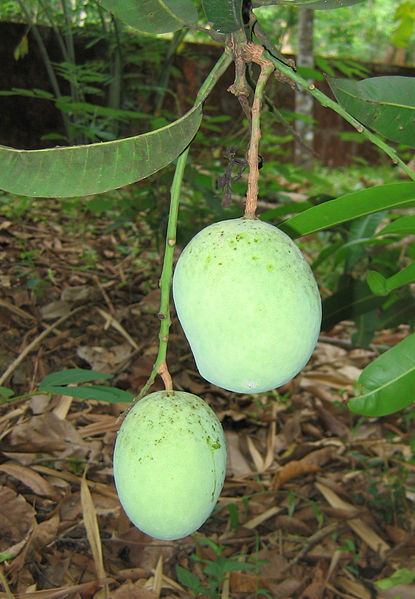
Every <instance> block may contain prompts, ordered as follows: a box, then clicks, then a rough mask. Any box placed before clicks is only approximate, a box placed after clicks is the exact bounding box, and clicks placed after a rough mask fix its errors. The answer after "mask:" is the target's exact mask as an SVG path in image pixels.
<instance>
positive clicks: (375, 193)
mask: <svg viewBox="0 0 415 599" xmlns="http://www.w3.org/2000/svg"><path fill="white" fill-rule="evenodd" d="M410 206H415V183H412V182H409V183H388V184H386V185H379V186H376V187H369V188H368V189H362V190H360V191H355V192H352V193H348V194H346V195H344V196H341V197H339V198H336V199H335V200H330V201H329V202H324V203H323V204H319V205H318V206H313V207H312V208H310V209H309V210H306V211H305V212H301V213H300V214H296V215H295V216H293V217H292V218H289V219H288V220H286V221H284V222H283V223H281V225H279V228H280V229H282V230H283V231H284V232H285V233H287V234H288V235H290V236H291V237H293V238H295V237H301V235H308V234H309V233H315V232H316V231H322V230H323V229H328V228H331V227H334V226H336V225H339V224H341V223H344V222H347V221H349V220H352V219H355V218H358V217H359V216H364V215H366V214H372V213H374V212H378V211H379V210H386V209H390V208H408V207H410Z"/></svg>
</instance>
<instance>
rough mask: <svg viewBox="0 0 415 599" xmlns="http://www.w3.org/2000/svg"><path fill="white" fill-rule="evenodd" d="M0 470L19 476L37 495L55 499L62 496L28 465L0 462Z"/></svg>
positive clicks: (18, 478)
mask: <svg viewBox="0 0 415 599" xmlns="http://www.w3.org/2000/svg"><path fill="white" fill-rule="evenodd" d="M0 472H4V473H5V474H8V475H9V476H13V477H14V478H17V480H19V481H20V482H21V483H23V484H24V485H26V486H27V487H29V488H30V489H32V491H33V493H35V494H36V495H41V496H42V497H51V498H52V499H54V500H55V501H57V500H58V499H59V497H60V494H59V493H58V492H57V490H56V489H55V488H54V487H52V485H51V484H50V483H49V482H48V481H47V480H46V479H44V478H43V476H41V475H40V474H39V473H38V472H35V471H34V470H32V469H31V468H28V467H27V466H21V465H20V464H14V463H13V462H6V463H5V464H0Z"/></svg>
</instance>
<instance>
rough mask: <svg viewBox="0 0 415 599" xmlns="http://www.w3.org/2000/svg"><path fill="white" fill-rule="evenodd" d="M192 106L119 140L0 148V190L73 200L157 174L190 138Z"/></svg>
mask: <svg viewBox="0 0 415 599" xmlns="http://www.w3.org/2000/svg"><path fill="white" fill-rule="evenodd" d="M201 116H202V112H201V105H200V103H198V104H197V105H196V106H195V107H194V108H192V110H190V111H189V112H188V113H187V114H185V115H184V116H183V117H181V118H180V119H178V120H177V121H174V122H173V123H171V124H170V125H167V126H166V127H163V128H161V129H157V130H156V131H151V132H150V133H145V134H143V135H137V136H136V137H128V138H125V139H120V140H115V141H108V142H104V143H94V144H90V145H81V146H70V147H63V148H60V147H58V148H52V149H46V150H14V149H13V148H7V147H5V146H0V189H3V190H5V191H8V192H11V193H16V194H22V195H27V196H32V197H58V198H65V197H73V196H85V195H92V194H96V193H102V192H104V191H109V190H111V189H116V188H118V187H122V186H124V185H128V184H130V183H134V182H135V181H139V180H140V179H144V178H146V177H148V176H149V175H151V174H153V173H155V172H157V171H158V170H160V169H161V168H163V167H164V166H166V165H167V164H169V163H170V162H172V160H174V159H175V158H176V157H177V156H178V155H179V154H180V153H181V152H182V151H183V150H184V149H185V148H186V146H187V145H189V143H190V142H191V140H192V139H193V137H194V135H195V133H196V131H197V130H198V128H199V125H200V121H201Z"/></svg>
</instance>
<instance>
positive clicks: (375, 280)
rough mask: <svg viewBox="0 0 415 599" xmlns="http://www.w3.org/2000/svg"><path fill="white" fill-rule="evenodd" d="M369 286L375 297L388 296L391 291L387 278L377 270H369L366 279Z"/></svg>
mask: <svg viewBox="0 0 415 599" xmlns="http://www.w3.org/2000/svg"><path fill="white" fill-rule="evenodd" d="M366 281H367V284H368V285H369V287H370V289H371V291H372V292H373V293H374V294H375V295H388V293H389V289H388V286H387V281H386V279H385V277H384V276H383V275H382V274H381V273H380V272H376V271H375V270H369V272H368V275H367V277H366Z"/></svg>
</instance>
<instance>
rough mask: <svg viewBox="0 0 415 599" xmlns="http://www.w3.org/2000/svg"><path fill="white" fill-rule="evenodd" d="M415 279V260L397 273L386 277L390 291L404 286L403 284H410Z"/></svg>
mask: <svg viewBox="0 0 415 599" xmlns="http://www.w3.org/2000/svg"><path fill="white" fill-rule="evenodd" d="M414 281H415V262H412V263H411V264H408V266H405V268H403V269H402V270H400V271H399V272H397V273H396V274H395V275H392V276H391V277H388V278H387V279H386V287H387V289H388V290H389V291H393V289H397V288H398V287H402V286H403V285H409V284H410V283H413V282H414Z"/></svg>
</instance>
